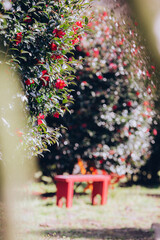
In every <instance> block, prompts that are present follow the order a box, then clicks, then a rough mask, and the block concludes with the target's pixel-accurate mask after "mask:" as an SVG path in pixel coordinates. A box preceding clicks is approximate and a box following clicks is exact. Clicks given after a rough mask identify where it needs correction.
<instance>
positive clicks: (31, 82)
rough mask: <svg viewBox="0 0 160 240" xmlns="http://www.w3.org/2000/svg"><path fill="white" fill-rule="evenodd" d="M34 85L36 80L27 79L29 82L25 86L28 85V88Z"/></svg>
mask: <svg viewBox="0 0 160 240" xmlns="http://www.w3.org/2000/svg"><path fill="white" fill-rule="evenodd" d="M33 83H34V80H30V79H27V80H26V81H25V84H26V85H28V86H30V85H31V84H33Z"/></svg>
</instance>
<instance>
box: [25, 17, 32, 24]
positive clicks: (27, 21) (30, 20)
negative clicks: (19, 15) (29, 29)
mask: <svg viewBox="0 0 160 240" xmlns="http://www.w3.org/2000/svg"><path fill="white" fill-rule="evenodd" d="M24 22H26V23H31V22H32V18H31V17H30V16H26V18H25V19H24Z"/></svg>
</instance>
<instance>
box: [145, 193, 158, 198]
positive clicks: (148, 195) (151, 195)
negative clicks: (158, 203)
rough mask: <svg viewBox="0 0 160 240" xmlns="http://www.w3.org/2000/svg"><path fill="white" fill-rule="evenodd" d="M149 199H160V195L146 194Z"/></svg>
mask: <svg viewBox="0 0 160 240" xmlns="http://www.w3.org/2000/svg"><path fill="white" fill-rule="evenodd" d="M146 196H147V197H153V198H160V194H150V193H148V194H146Z"/></svg>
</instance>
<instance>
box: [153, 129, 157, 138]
mask: <svg viewBox="0 0 160 240" xmlns="http://www.w3.org/2000/svg"><path fill="white" fill-rule="evenodd" d="M153 135H155V136H156V135H157V130H156V129H155V128H154V129H153Z"/></svg>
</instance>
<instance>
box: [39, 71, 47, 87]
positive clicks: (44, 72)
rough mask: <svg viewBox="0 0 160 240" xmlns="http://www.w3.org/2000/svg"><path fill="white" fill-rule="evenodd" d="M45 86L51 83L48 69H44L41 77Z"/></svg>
mask: <svg viewBox="0 0 160 240" xmlns="http://www.w3.org/2000/svg"><path fill="white" fill-rule="evenodd" d="M40 79H41V81H42V85H43V86H47V85H48V83H49V76H48V72H47V70H43V71H42V77H41V78H40Z"/></svg>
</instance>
